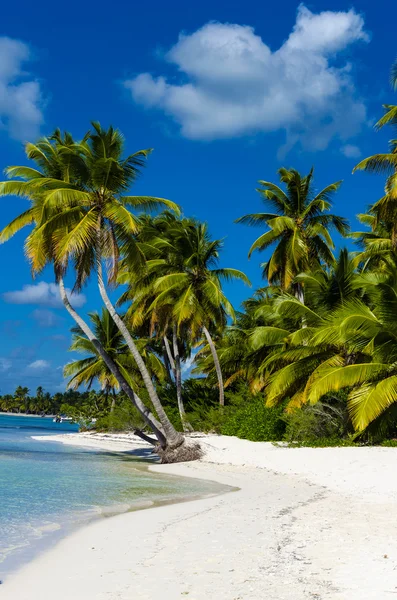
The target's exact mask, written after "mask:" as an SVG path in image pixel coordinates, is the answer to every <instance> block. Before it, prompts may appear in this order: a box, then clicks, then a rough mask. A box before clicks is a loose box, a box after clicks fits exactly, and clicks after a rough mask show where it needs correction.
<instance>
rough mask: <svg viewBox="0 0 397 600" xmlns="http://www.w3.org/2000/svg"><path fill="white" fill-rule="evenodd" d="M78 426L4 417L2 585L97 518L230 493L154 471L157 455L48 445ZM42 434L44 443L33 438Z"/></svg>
mask: <svg viewBox="0 0 397 600" xmlns="http://www.w3.org/2000/svg"><path fill="white" fill-rule="evenodd" d="M76 430H77V426H76V425H73V424H69V423H54V422H53V420H52V418H48V417H43V418H40V417H29V416H18V415H4V414H0V580H1V581H4V579H6V578H7V575H9V574H10V573H11V572H12V571H13V570H15V569H17V568H18V567H20V566H21V565H23V564H24V563H26V562H29V561H30V560H32V559H33V558H34V557H35V556H36V555H37V554H38V553H39V552H43V551H44V550H46V549H48V548H50V547H51V545H53V544H55V543H56V542H57V541H58V540H59V539H60V538H62V537H64V536H65V535H67V534H68V533H70V532H72V531H73V530H75V529H76V528H78V527H81V526H83V525H85V524H88V523H90V522H91V521H93V520H95V519H100V518H106V517H111V516H114V515H116V514H118V513H122V512H127V511H131V510H139V509H143V508H149V507H150V506H153V505H156V504H161V503H167V502H175V501H181V500H186V499H192V498H195V497H202V496H209V495H213V494H217V493H220V492H221V491H224V487H223V486H220V485H219V484H216V483H213V482H206V481H201V480H195V479H190V478H181V477H173V476H166V475H162V474H157V473H152V472H150V471H149V470H148V465H149V464H150V462H152V461H153V460H154V459H153V456H152V455H151V454H149V453H148V456H147V457H139V458H137V457H136V456H133V455H130V454H128V453H121V452H120V453H117V452H107V451H102V452H101V451H98V450H90V449H87V448H78V447H76V446H68V445H64V444H62V443H59V442H54V441H47V440H46V436H48V435H54V434H55V433H68V432H69V433H74V432H75V431H76ZM32 436H40V439H39V440H37V439H32Z"/></svg>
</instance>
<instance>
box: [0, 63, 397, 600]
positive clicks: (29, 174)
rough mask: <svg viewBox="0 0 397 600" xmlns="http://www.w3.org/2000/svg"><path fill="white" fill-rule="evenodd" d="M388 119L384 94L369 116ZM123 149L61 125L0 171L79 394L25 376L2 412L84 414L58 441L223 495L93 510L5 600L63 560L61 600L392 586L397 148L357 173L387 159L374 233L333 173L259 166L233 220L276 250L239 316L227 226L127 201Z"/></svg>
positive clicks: (381, 166) (109, 138)
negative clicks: (23, 159)
mask: <svg viewBox="0 0 397 600" xmlns="http://www.w3.org/2000/svg"><path fill="white" fill-rule="evenodd" d="M392 84H393V86H394V87H395V88H396V87H397V68H396V66H395V67H394V68H393V71H392ZM396 123H397V106H395V105H386V106H385V111H384V115H383V116H382V118H381V119H380V120H379V121H378V123H377V125H376V127H377V128H378V129H380V128H383V127H389V128H391V129H393V128H394V129H395V125H396ZM127 148H129V141H128V142H127V141H125V140H124V138H123V136H122V134H121V132H120V131H119V130H118V129H115V128H113V127H112V126H109V127H107V128H104V127H102V126H101V125H100V123H98V122H92V123H91V126H90V129H89V130H88V131H87V133H86V134H85V135H84V136H83V137H81V138H75V137H73V136H72V134H71V133H69V132H62V131H61V130H60V129H56V130H55V131H54V132H53V134H52V135H50V136H48V137H44V138H41V139H39V140H38V141H35V142H29V143H27V144H26V155H27V158H28V159H29V166H9V167H7V169H6V175H7V180H6V181H3V182H2V183H0V196H2V197H6V198H8V197H11V196H17V197H21V198H24V199H26V200H28V202H29V207H28V208H27V209H26V210H25V211H24V212H22V213H21V214H19V215H18V216H16V217H15V219H14V220H13V221H12V222H10V223H9V224H8V225H6V226H5V227H4V228H3V229H2V231H1V233H0V242H2V243H5V242H7V241H8V240H9V239H10V238H11V237H13V236H14V235H15V234H16V233H17V232H19V231H20V230H21V229H23V228H25V227H26V228H27V235H26V239H25V242H24V251H25V254H26V257H27V259H28V260H29V263H30V266H31V270H32V273H33V275H34V276H38V275H39V274H40V273H42V272H43V270H44V269H45V268H48V267H51V269H52V272H53V275H54V281H55V283H56V285H57V286H58V288H59V293H60V297H61V299H62V302H63V304H64V307H65V311H67V313H68V315H69V317H70V318H71V320H72V321H73V322H74V324H73V328H72V342H71V346H70V350H71V351H72V352H77V353H79V354H80V355H81V358H79V359H76V360H72V361H71V362H69V363H68V364H66V365H65V367H64V376H65V377H66V378H67V380H68V387H69V390H68V391H67V392H65V393H56V394H54V395H51V394H48V393H46V392H45V391H44V390H43V388H42V387H39V388H38V389H37V392H36V393H35V395H33V394H32V395H31V394H30V393H29V390H28V389H27V388H26V387H23V386H19V387H18V388H17V389H16V391H15V394H13V395H4V396H2V397H1V398H0V410H2V411H5V412H10V413H13V414H14V413H17V414H18V413H28V414H42V415H46V414H59V413H62V414H64V415H66V416H68V417H70V418H71V419H73V420H74V421H75V422H78V423H80V425H81V428H82V429H86V428H90V425H92V423H94V424H95V429H96V432H97V433H93V432H92V431H90V432H86V433H80V434H76V435H68V436H67V437H65V436H61V437H58V440H59V441H63V442H64V443H69V444H76V445H79V444H80V445H84V444H86V445H93V446H95V445H97V447H102V448H103V449H111V450H117V449H119V450H120V451H127V452H128V451H132V452H138V455H139V450H141V449H142V448H145V449H146V450H147V448H150V449H151V450H152V452H153V454H154V455H155V456H157V457H158V459H159V463H161V465H159V466H156V467H152V468H153V469H155V470H162V472H163V473H169V474H177V475H183V476H190V477H197V478H202V479H211V480H212V479H214V480H216V481H218V482H219V483H222V484H223V485H227V486H229V488H230V493H226V494H224V495H222V496H217V497H215V498H214V497H212V498H206V499H202V500H200V501H195V502H191V503H186V504H182V505H180V504H174V505H171V506H166V507H164V506H161V507H157V508H154V509H152V510H150V511H143V512H142V513H141V514H140V516H139V518H134V517H136V515H133V514H124V515H120V516H118V517H115V518H114V519H110V520H102V521H101V522H100V523H95V524H94V525H92V526H91V528H87V529H84V530H81V531H78V532H76V533H74V534H73V535H72V536H70V537H69V538H67V539H65V540H64V541H62V542H61V543H60V544H59V545H58V546H57V548H56V550H55V551H54V552H53V553H50V554H49V555H43V556H42V557H40V558H39V559H37V562H35V563H32V565H30V566H28V567H26V569H25V570H24V571H23V572H22V576H21V579H20V581H18V578H15V579H13V580H12V581H11V583H10V586H9V587H8V588H7V587H5V590H6V596H5V597H6V598H7V597H9V598H16V597H17V593H21V590H23V589H26V586H27V585H28V583H29V585H30V586H32V589H34V590H35V593H37V594H40V597H41V598H43V599H44V600H45V599H47V598H48V599H49V598H50V597H51V594H53V592H54V581H57V578H58V577H59V576H60V565H61V566H62V570H63V571H64V572H66V573H68V576H67V577H65V579H64V581H62V582H61V584H62V585H61V588H62V589H61V590H59V591H57V592H56V595H57V598H58V599H59V600H63V599H64V598H65V599H66V598H70V597H75V598H84V599H87V598H88V599H89V598H92V599H94V598H95V599H98V600H99V599H100V598H105V597H109V598H122V599H126V598H129V597H132V596H131V595H132V594H133V593H134V594H138V595H137V597H138V598H142V599H143V598H147V599H149V598H150V599H151V598H154V597H156V595H158V594H159V593H160V590H162V589H163V587H164V586H165V589H166V594H168V595H166V596H165V597H167V598H170V599H171V598H173V599H174V598H179V597H184V596H186V597H190V598H192V600H194V599H195V598H196V599H197V598H200V599H201V598H212V597H215V596H214V594H215V593H216V594H217V597H219V598H224V599H225V600H226V599H228V600H229V599H231V598H232V596H231V595H230V594H232V593H234V594H235V595H234V596H233V598H235V599H236V600H237V598H239V599H240V598H244V599H245V598H247V599H255V600H259V598H262V597H269V598H275V599H277V600H282V599H283V598H285V599H287V598H291V597H292V596H291V593H293V594H294V596H293V597H294V600H300V599H302V600H303V599H304V598H326V597H329V598H333V599H335V600H336V599H341V600H342V598H349V600H351V599H352V598H368V600H369V599H374V600H375V598H376V599H379V598H381V599H382V598H387V597H389V596H388V594H395V593H396V589H397V587H396V584H397V581H396V578H395V564H396V562H395V561H396V557H397V544H396V542H395V539H396V536H395V534H396V533H397V528H396V526H395V525H394V522H393V520H392V519H390V513H391V511H393V510H395V501H396V497H397V484H395V483H394V481H395V476H394V465H395V449H394V448H393V446H396V445H397V440H396V438H397V418H396V417H397V412H396V411H397V362H396V361H395V360H394V359H395V358H396V357H395V356H394V353H395V352H396V356H397V325H396V314H397V203H396V198H397V195H396V189H397V188H396V185H397V169H396V167H397V158H396V157H397V142H396V140H393V141H392V142H391V145H390V148H389V151H387V148H386V149H382V148H381V150H384V151H383V152H382V153H378V154H374V155H371V156H369V157H368V158H365V159H364V160H361V161H360V162H359V163H358V164H357V165H356V166H355V168H354V172H359V171H367V172H370V173H371V172H372V173H379V172H382V173H385V191H384V195H383V196H382V197H381V198H380V199H378V198H374V199H373V202H372V204H371V205H370V207H369V208H366V207H365V206H363V212H362V213H361V214H360V215H359V221H360V222H361V223H362V231H354V230H353V231H352V230H351V228H350V224H349V222H348V220H347V219H346V218H345V217H343V215H337V214H334V212H333V199H334V197H335V195H336V194H337V193H338V190H339V188H340V186H341V185H342V182H341V181H334V182H332V181H325V182H322V183H321V185H318V182H317V180H316V179H315V169H314V168H312V169H310V171H309V172H306V173H300V172H299V171H298V170H296V169H294V168H290V167H281V168H280V169H279V171H278V178H277V179H276V178H275V177H272V175H274V174H267V173H265V174H264V176H266V178H267V179H260V180H259V181H258V184H257V185H258V187H257V192H258V194H259V195H260V197H261V200H262V201H263V212H260V213H256V212H255V213H248V214H244V215H241V217H240V218H239V219H238V220H237V221H238V223H240V226H241V227H244V226H257V227H258V230H259V236H258V237H256V236H255V235H254V234H253V243H252V246H251V248H247V254H248V256H251V255H252V254H253V253H255V252H265V256H266V259H265V261H264V262H263V264H262V267H261V268H262V271H263V280H264V285H263V286H262V287H260V288H259V289H256V290H254V291H253V292H252V293H251V295H250V297H249V298H248V299H246V300H245V301H244V302H243V305H242V307H241V309H240V310H236V308H235V307H233V305H232V303H231V302H230V301H229V299H228V295H227V289H229V288H228V287H227V286H229V285H231V284H233V282H235V281H241V282H243V283H244V284H245V285H247V286H250V285H251V284H250V281H249V279H248V277H247V276H246V275H245V273H244V272H243V271H241V270H239V269H236V268H234V267H233V266H228V267H223V266H221V264H222V262H221V257H222V240H220V239H215V238H213V237H212V235H211V232H210V228H209V226H208V225H207V224H206V223H202V222H200V221H198V220H197V219H195V218H192V217H189V216H186V215H185V214H184V213H183V207H181V206H178V205H177V204H175V203H174V202H173V201H172V199H165V198H162V197H155V196H151V195H131V189H132V188H133V184H134V183H135V181H136V180H137V178H138V177H139V176H140V175H141V173H142V170H143V168H144V167H145V165H146V163H147V162H149V163H150V154H151V150H150V149H143V150H138V151H134V152H133V153H131V154H129V152H130V150H129V149H128V150H127ZM259 175H260V174H259ZM355 176H356V177H360V174H359V173H357V174H356V175H355ZM255 237H256V239H255ZM336 237H337V239H338V240H341V239H343V240H346V246H344V245H342V244H340V243H339V242H338V244H336V242H335V238H336ZM336 246H338V249H336ZM66 281H67V282H68V285H69V284H70V282H71V284H70V285H71V288H72V290H73V292H79V291H80V290H81V289H83V287H84V286H85V285H86V284H87V283H88V282H89V281H95V283H96V285H97V287H98V292H99V295H100V298H101V302H102V305H101V307H100V309H99V310H98V311H97V312H90V313H89V314H82V311H80V310H78V309H77V308H76V307H74V306H73V294H70V293H68V291H67V285H66V283H65V282H66ZM225 284H227V285H225ZM48 439H49V438H48ZM253 442H255V443H253ZM118 444H121V446H119V447H118V446H117V445H118ZM167 463H184V464H182V465H179V464H178V465H175V464H167ZM236 488H239V489H240V491H239V492H237V493H234V491H232V490H236ZM304 523H305V524H306V525H304V526H303V524H304ZM368 523H371V526H370V527H369V526H368ZM171 531H172V535H171V533H170V532H171ZM214 531H215V532H216V535H214V533H213V532H214ZM166 532H168V533H167V534H166ZM142 540H148V541H149V543H148V545H147V546H146V545H145V544H142ZM269 557H270V558H269ZM176 558H177V560H176ZM82 565H83V567H82ZM46 571H47V573H48V572H49V573H50V575H49V577H48V578H47V580H46V581H45V582H44V583H43V573H45V572H46ZM281 580H282V581H281ZM58 584H59V579H58ZM218 586H219V587H218ZM7 589H8V590H9V591H8V592H7ZM292 589H293V590H294V591H293V592H291V590H292ZM216 590H219V591H216ZM7 594H8V595H7ZM31 597H32V598H33V596H31ZM37 597H39V596H37Z"/></svg>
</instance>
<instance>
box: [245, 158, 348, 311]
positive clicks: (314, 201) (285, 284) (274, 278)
mask: <svg viewBox="0 0 397 600" xmlns="http://www.w3.org/2000/svg"><path fill="white" fill-rule="evenodd" d="M278 173H279V177H280V182H281V183H282V184H285V187H286V189H285V191H284V190H283V189H282V188H281V187H279V186H278V185H276V184H274V183H271V182H269V181H259V184H260V186H261V187H260V188H258V189H257V191H258V192H259V194H260V195H261V197H262V200H263V202H264V204H265V206H266V207H269V208H271V209H273V210H274V211H275V212H265V213H252V214H248V215H245V216H243V217H240V218H239V219H237V222H238V223H246V224H248V225H256V226H263V225H265V226H267V227H268V230H267V231H266V232H265V233H263V234H262V235H261V236H259V238H258V239H257V240H255V242H254V243H253V244H252V246H251V248H250V251H249V256H251V254H252V253H253V252H254V250H259V251H263V250H266V249H267V248H269V247H271V246H274V245H275V249H274V250H273V253H272V255H271V257H270V259H269V260H268V262H267V263H265V264H264V265H263V266H264V274H265V275H266V277H267V280H268V281H269V283H270V284H271V285H279V286H280V287H281V288H282V289H283V290H288V289H293V290H294V292H295V293H296V295H297V297H299V298H300V299H301V300H302V301H303V290H302V284H301V283H297V282H295V283H294V281H295V277H296V276H297V275H298V274H299V273H302V272H307V271H310V270H313V269H316V268H319V267H320V266H321V264H325V265H331V264H332V263H333V261H334V256H333V254H332V249H333V248H334V243H333V241H332V238H331V235H330V229H336V230H337V231H338V232H339V233H340V234H342V235H346V233H347V232H348V229H349V228H348V223H347V221H346V219H344V218H342V217H338V216H336V215H333V214H329V213H328V211H329V210H330V209H331V206H332V204H331V200H332V196H333V195H334V194H335V192H336V191H337V190H338V189H339V187H340V184H341V181H337V182H335V183H331V184H330V185H328V186H327V187H325V188H324V189H323V190H321V191H320V192H317V193H316V192H315V191H314V189H313V169H311V170H310V172H309V174H308V175H305V176H302V175H301V174H300V173H299V172H298V171H296V170H295V169H285V168H281V169H279V171H278Z"/></svg>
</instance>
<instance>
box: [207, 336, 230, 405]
mask: <svg viewBox="0 0 397 600" xmlns="http://www.w3.org/2000/svg"><path fill="white" fill-rule="evenodd" d="M203 331H204V335H205V337H206V338H207V342H208V345H209V347H210V350H211V354H212V358H213V360H214V365H215V371H216V375H217V377H218V385H219V404H220V405H221V406H225V391H224V389H223V377H222V369H221V365H220V362H219V357H218V353H217V351H216V348H215V344H214V342H213V340H212V337H211V335H210V332H209V331H208V329H207V328H206V327H205V325H204V327H203Z"/></svg>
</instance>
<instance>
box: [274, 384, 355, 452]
mask: <svg viewBox="0 0 397 600" xmlns="http://www.w3.org/2000/svg"><path fill="white" fill-rule="evenodd" d="M283 419H284V421H285V423H286V430H285V436H284V439H285V441H287V442H288V443H289V444H301V443H304V444H308V445H320V446H324V445H328V444H326V443H325V440H330V445H340V444H342V442H344V441H346V440H347V439H348V434H349V418H348V413H347V404H346V400H345V399H344V398H343V395H342V397H340V398H334V399H330V400H329V401H328V402H319V403H318V404H316V405H315V406H303V407H302V408H298V409H295V410H293V411H292V412H289V413H285V414H284V417H283ZM336 442H339V443H336Z"/></svg>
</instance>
